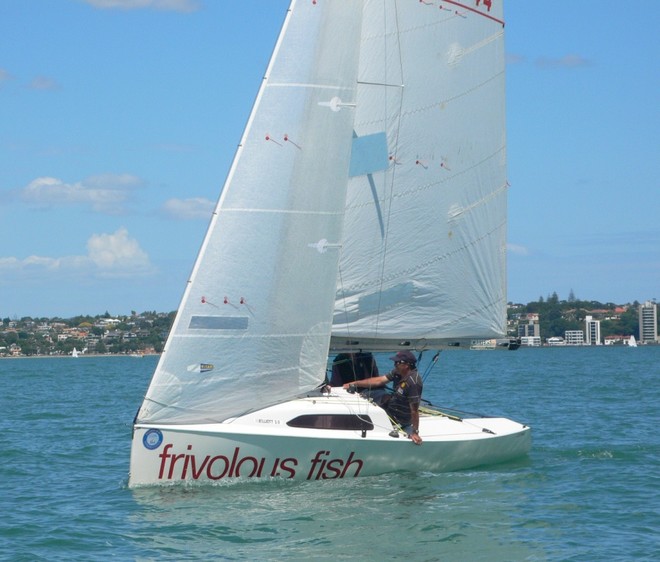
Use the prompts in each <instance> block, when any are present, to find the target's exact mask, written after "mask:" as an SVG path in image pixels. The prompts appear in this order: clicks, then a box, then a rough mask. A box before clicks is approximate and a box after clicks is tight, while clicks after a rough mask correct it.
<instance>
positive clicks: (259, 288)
mask: <svg viewBox="0 0 660 562" xmlns="http://www.w3.org/2000/svg"><path fill="white" fill-rule="evenodd" d="M504 117H505V115H504V20H503V15H502V3H501V2H500V1H496V0H488V1H486V0H484V2H479V1H477V2H476V4H475V3H474V2H454V1H444V2H439V3H430V2H428V3H427V2H411V1H401V0H364V1H358V0H355V1H351V2H344V1H338V0H324V1H322V2H296V1H294V2H292V4H291V6H290V9H289V11H288V12H287V15H286V19H285V22H284V25H283V28H282V32H281V34H280V37H279V39H278V42H277V45H276V47H275V51H274V54H273V57H272V58H271V62H270V64H269V67H268V69H267V72H266V76H265V78H264V80H263V82H262V85H261V89H260V91H259V94H258V96H257V99H256V102H255V105H254V108H253V110H252V114H251V116H250V118H249V120H248V124H247V127H246V130H245V133H244V135H243V138H242V139H241V142H240V145H239V149H238V151H237V154H236V157H235V159H234V162H233V164H232V167H231V169H230V171H229V175H228V178H227V180H226V182H225V185H224V188H223V190H222V193H221V195H220V199H219V202H218V205H217V207H216V210H215V212H214V214H213V218H212V221H211V224H210V226H209V229H208V232H207V234H206V238H205V240H204V242H203V244H202V248H201V250H200V252H199V255H198V257H197V261H196V263H195V267H194V269H193V272H192V275H191V277H190V280H189V282H188V284H187V287H186V291H185V293H184V296H183V299H182V302H181V305H180V307H179V310H178V313H177V317H176V320H175V322H174V325H173V327H172V330H171V332H170V335H169V337H168V340H167V343H166V345H165V350H164V352H163V354H162V355H161V358H160V361H159V363H158V366H157V368H156V371H155V373H154V376H153V379H152V381H151V384H150V386H149V389H148V391H147V394H146V396H145V398H144V401H143V404H142V406H141V407H140V409H139V411H138V413H137V415H136V418H135V423H134V434H133V445H132V450H131V469H130V478H129V485H131V486H135V485H144V484H159V483H172V482H187V481H198V482H204V481H207V482H215V481H219V480H224V479H235V478H270V477H276V478H295V479H308V480H312V479H313V480H317V479H328V478H352V477H356V476H366V475H372V474H379V473H383V472H389V471H399V470H412V471H417V470H432V471H441V470H456V469H461V468H468V467H474V466H480V465H485V464H491V463H497V462H502V461H507V460H510V459H514V458H516V457H519V456H521V455H525V454H526V453H527V452H528V451H529V448H530V441H531V436H530V435H531V434H530V429H529V428H528V427H527V426H525V425H522V424H520V423H517V422H514V421H510V420H507V419H502V418H471V419H460V418H457V417H455V416H450V415H447V414H444V413H442V412H439V411H436V410H434V409H431V408H422V409H421V411H420V417H419V434H420V436H421V437H422V438H423V444H421V445H420V446H417V445H415V444H413V443H412V442H411V440H410V439H408V438H407V434H406V433H405V432H403V431H402V429H401V428H400V427H399V426H398V425H397V424H396V423H394V420H393V419H391V418H390V417H389V416H388V413H387V412H386V410H385V409H383V408H381V407H380V406H379V405H377V404H376V403H374V402H372V401H371V400H370V399H368V398H365V397H363V396H361V395H360V394H358V393H349V392H347V391H346V390H344V389H343V388H341V387H333V388H330V389H328V388H326V387H325V386H324V385H323V382H324V379H325V370H326V364H327V360H328V354H329V353H330V352H332V353H333V354H334V353H337V352H340V351H345V352H357V351H360V350H365V351H392V352H402V351H404V352H405V351H417V352H421V351H423V350H426V349H429V350H431V349H441V348H443V347H452V348H455V347H461V346H463V347H465V348H468V347H469V346H470V342H472V341H475V340H488V339H494V338H502V337H504V335H505V328H506V286H505V279H506V267H505V265H506V264H505V250H506V194H507V187H508V184H507V181H506V158H505V152H506V145H505V128H504V124H505V119H504Z"/></svg>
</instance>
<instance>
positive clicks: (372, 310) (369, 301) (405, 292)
mask: <svg viewBox="0 0 660 562" xmlns="http://www.w3.org/2000/svg"><path fill="white" fill-rule="evenodd" d="M412 296H413V284H412V283H401V284H400V285H396V286H395V287H392V288H391V289H386V290H385V291H382V292H379V293H371V294H370V295H365V296H363V297H361V298H360V300H359V301H358V306H359V308H360V316H366V315H369V314H376V313H378V312H383V311H384V310H387V309H388V308H392V307H393V306H395V305H397V304H401V303H407V302H410V299H411V298H412Z"/></svg>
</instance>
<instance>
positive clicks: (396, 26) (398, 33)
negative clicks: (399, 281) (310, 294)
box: [374, 3, 405, 334]
mask: <svg viewBox="0 0 660 562" xmlns="http://www.w3.org/2000/svg"><path fill="white" fill-rule="evenodd" d="M383 9H384V8H383ZM384 16H385V14H384ZM385 22H386V23H385V31H387V19H385ZM394 29H395V30H396V38H397V41H396V49H397V55H398V61H399V75H400V76H401V78H402V79H403V78H404V76H403V59H402V54H401V27H400V25H399V6H398V4H397V3H395V4H394ZM386 35H387V34H386ZM385 57H386V59H387V58H388V53H387V42H385ZM385 96H387V91H386V92H385ZM404 96H405V89H404V88H401V94H400V95H399V111H398V115H397V122H396V130H395V133H394V150H393V151H392V153H393V155H394V158H395V160H396V156H397V153H398V146H399V133H400V132H401V118H402V113H403V97H404ZM386 104H387V100H386ZM396 175H397V170H396V166H394V167H393V168H392V179H391V180H390V185H389V191H390V193H389V195H390V197H389V205H388V209H387V224H388V225H389V224H391V219H392V200H393V193H394V180H395V176H396ZM388 242H389V232H388V231H387V230H386V231H385V237H384V238H383V252H382V255H381V264H380V283H379V289H378V290H379V294H378V305H377V307H376V310H377V311H378V312H377V314H376V319H375V326H374V328H375V332H374V333H375V334H378V324H379V322H380V310H381V304H382V298H383V281H384V276H385V256H386V254H387V247H388Z"/></svg>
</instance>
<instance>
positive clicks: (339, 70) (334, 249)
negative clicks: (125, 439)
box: [136, 1, 362, 424]
mask: <svg viewBox="0 0 660 562" xmlns="http://www.w3.org/2000/svg"><path fill="white" fill-rule="evenodd" d="M361 22H362V3H361V2H353V1H350V2H344V1H342V2H318V3H316V2H299V3H298V4H297V5H296V2H293V3H292V5H291V7H290V9H289V12H288V13H287V18H286V21H285V23H284V26H283V29H282V33H281V35H280V38H279V40H278V43H277V45H276V47H275V51H274V54H273V56H272V58H271V62H270V64H269V68H268V70H267V73H266V76H265V78H264V81H263V84H262V87H261V89H260V92H259V94H258V96H257V100H256V102H255V105H254V108H253V111H252V114H251V116H250V119H249V121H248V124H247V127H246V131H245V133H244V136H243V139H242V140H241V144H240V148H239V150H238V152H237V155H236V157H235V160H234V163H233V165H232V168H231V170H230V172H229V176H228V179H227V181H226V183H225V186H224V188H223V191H222V194H221V196H220V200H219V202H218V206H217V208H216V211H215V214H214V216H213V219H212V222H211V224H210V227H209V230H208V232H207V235H206V238H205V240H204V243H203V246H202V249H201V251H200V253H199V255H198V257H197V261H196V264H195V267H194V269H193V272H192V275H191V278H190V281H189V283H188V286H187V288H186V291H185V294H184V296H183V299H182V302H181V305H180V307H179V311H178V314H177V317H176V320H175V322H174V325H173V327H172V330H171V333H170V335H169V338H168V340H167V343H166V346H165V351H164V353H163V355H162V356H161V359H160V361H159V364H158V366H157V368H156V372H155V373H154V376H153V379H152V382H151V384H150V387H149V389H148V391H147V395H146V397H145V400H144V403H143V405H142V407H141V409H140V411H139V412H138V416H137V418H136V421H138V422H153V423H156V422H164V421H166V422H168V423H175V424H183V423H194V422H211V421H222V420H225V419H227V418H229V417H234V416H236V415H239V414H241V413H244V412H246V411H249V410H254V409H258V408H260V407H263V406H266V405H269V404H274V403H277V402H281V401H282V400H284V399H287V398H291V397H292V396H294V395H296V394H298V393H300V392H304V391H307V390H310V389H312V388H314V387H316V386H317V385H318V384H319V383H320V382H321V381H322V380H323V378H324V375H325V368H326V361H327V352H328V345H329V342H330V331H331V319H332V309H333V306H334V296H335V287H336V277H337V265H338V260H339V245H340V243H341V229H342V223H343V214H344V206H345V200H346V183H347V181H346V178H347V176H348V169H349V161H350V155H351V137H352V132H353V119H354V116H355V110H354V104H355V96H356V78H357V65H358V56H359V46H360V29H361Z"/></svg>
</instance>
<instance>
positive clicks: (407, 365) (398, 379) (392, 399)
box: [343, 350, 423, 445]
mask: <svg viewBox="0 0 660 562" xmlns="http://www.w3.org/2000/svg"><path fill="white" fill-rule="evenodd" d="M390 359H391V360H392V361H394V369H393V370H392V371H391V372H390V373H388V374H387V375H382V376H377V377H371V378H368V379H362V380H356V381H354V382H352V383H345V384H344V385H343V387H344V388H345V389H349V387H356V388H368V389H372V388H382V387H384V386H385V385H386V384H387V383H389V382H393V383H394V393H393V394H392V395H391V396H388V397H386V398H388V399H387V400H382V401H381V402H380V404H381V406H382V407H383V408H384V409H385V411H386V412H387V413H388V414H389V416H390V417H391V418H393V419H394V421H396V422H397V423H398V424H399V425H400V426H401V427H402V429H403V430H404V431H405V432H406V433H407V434H408V438H409V439H412V441H413V442H414V443H415V444H416V445H421V444H422V438H421V437H420V436H419V403H420V401H421V399H422V387H423V383H422V378H421V377H420V376H419V373H418V372H417V359H416V357H415V355H414V354H413V353H412V352H411V351H408V350H404V351H399V352H398V353H397V354H396V355H394V356H393V357H390Z"/></svg>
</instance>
